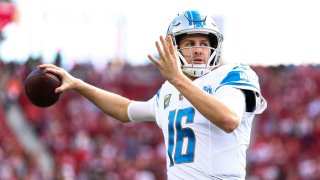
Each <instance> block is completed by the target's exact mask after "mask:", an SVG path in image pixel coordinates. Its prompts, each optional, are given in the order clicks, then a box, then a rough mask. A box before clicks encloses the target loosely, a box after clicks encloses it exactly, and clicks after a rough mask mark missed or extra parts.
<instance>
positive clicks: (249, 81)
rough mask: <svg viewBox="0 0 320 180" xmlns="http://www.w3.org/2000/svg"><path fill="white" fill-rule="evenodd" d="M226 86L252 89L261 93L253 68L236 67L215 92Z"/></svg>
mask: <svg viewBox="0 0 320 180" xmlns="http://www.w3.org/2000/svg"><path fill="white" fill-rule="evenodd" d="M226 85H229V86H237V87H239V86H240V87H252V88H254V89H255V90H256V91H258V92H259V83H258V77H257V75H256V74H255V73H254V72H253V71H252V70H251V68H250V67H249V66H246V65H240V66H235V67H234V68H233V69H232V70H231V71H230V72H229V73H228V74H227V76H226V77H225V78H224V79H223V80H222V81H221V83H220V86H218V87H217V88H216V90H215V91H217V90H218V89H219V88H221V87H222V86H226Z"/></svg>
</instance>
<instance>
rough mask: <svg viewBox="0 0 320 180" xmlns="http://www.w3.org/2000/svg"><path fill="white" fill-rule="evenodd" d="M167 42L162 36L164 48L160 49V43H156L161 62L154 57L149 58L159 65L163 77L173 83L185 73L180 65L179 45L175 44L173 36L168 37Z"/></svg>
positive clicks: (161, 40)
mask: <svg viewBox="0 0 320 180" xmlns="http://www.w3.org/2000/svg"><path fill="white" fill-rule="evenodd" d="M166 40H167V41H166ZM166 40H165V39H164V37H163V36H160V42H161V45H162V48H161V47H160V44H159V42H158V41H156V47H157V50H158V54H159V57H160V60H158V59H157V58H155V57H154V56H152V55H148V58H149V59H150V60H151V61H152V62H153V63H154V64H156V65H157V67H158V68H159V70H160V73H161V74H162V76H163V77H164V78H165V79H166V80H168V81H169V82H170V83H172V82H175V81H177V80H178V79H179V78H180V77H182V76H183V73H182V71H181V69H180V67H179V65H178V64H179V63H178V61H179V57H178V53H177V45H174V44H173V41H172V38H171V36H167V38H166Z"/></svg>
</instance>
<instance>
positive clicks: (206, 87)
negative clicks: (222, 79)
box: [203, 85, 212, 94]
mask: <svg viewBox="0 0 320 180" xmlns="http://www.w3.org/2000/svg"><path fill="white" fill-rule="evenodd" d="M203 90H204V91H206V92H207V93H209V94H212V87H211V85H207V86H203Z"/></svg>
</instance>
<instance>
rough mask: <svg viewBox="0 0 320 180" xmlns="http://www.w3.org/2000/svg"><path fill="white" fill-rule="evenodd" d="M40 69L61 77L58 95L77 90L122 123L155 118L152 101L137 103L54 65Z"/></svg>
mask: <svg viewBox="0 0 320 180" xmlns="http://www.w3.org/2000/svg"><path fill="white" fill-rule="evenodd" d="M38 67H39V68H42V69H45V71H47V72H51V73H54V74H56V75H58V76H60V78H61V80H62V84H61V86H60V87H58V88H57V89H56V90H55V92H56V93H61V92H63V91H65V90H68V89H72V90H75V91H76V92H78V93H79V94H81V95H82V96H84V97H85V98H87V99H88V100H90V101H91V102H92V103H93V104H95V105H96V106H97V107H98V108H99V109H101V110H102V111H103V112H104V113H105V114H107V115H109V116H112V117H113V118H115V119H117V120H119V121H121V122H130V121H144V120H146V119H147V120H148V119H150V117H154V115H153V114H152V113H153V111H151V110H150V107H152V106H150V105H149V104H148V103H152V102H150V101H148V102H136V101H132V100H129V99H128V98H125V97H122V96H120V95H118V94H115V93H112V92H108V91H105V90H103V89H100V88H97V87H95V86H92V85H90V84H88V83H86V82H84V81H82V80H81V79H78V78H75V77H73V76H72V75H71V74H69V73H68V72H67V71H65V70H64V69H63V68H60V67H57V66H55V65H53V64H42V65H39V66H38ZM129 105H130V108H129ZM150 113H151V114H150ZM151 119H152V118H151Z"/></svg>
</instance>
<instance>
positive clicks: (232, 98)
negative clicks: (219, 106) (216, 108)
mask: <svg viewBox="0 0 320 180" xmlns="http://www.w3.org/2000/svg"><path fill="white" fill-rule="evenodd" d="M216 98H217V99H218V100H219V101H220V102H222V103H223V104H224V105H226V106H227V107H228V108H229V109H230V110H231V111H233V112H235V113H236V114H237V116H238V117H239V118H240V120H241V119H242V115H243V113H244V112H245V108H246V100H245V95H244V93H243V92H242V91H241V90H240V89H237V88H233V87H222V88H221V89H219V90H218V91H217V94H216Z"/></svg>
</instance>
